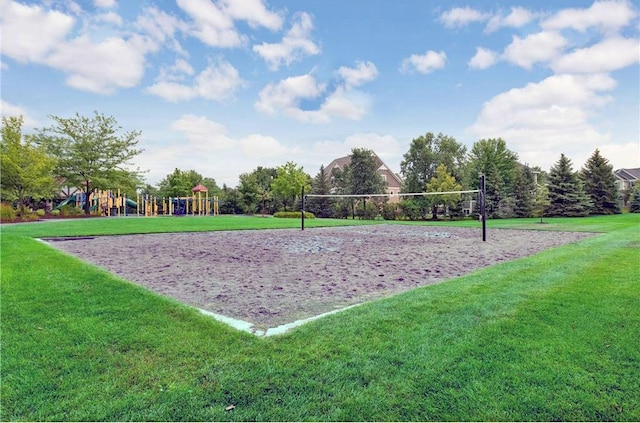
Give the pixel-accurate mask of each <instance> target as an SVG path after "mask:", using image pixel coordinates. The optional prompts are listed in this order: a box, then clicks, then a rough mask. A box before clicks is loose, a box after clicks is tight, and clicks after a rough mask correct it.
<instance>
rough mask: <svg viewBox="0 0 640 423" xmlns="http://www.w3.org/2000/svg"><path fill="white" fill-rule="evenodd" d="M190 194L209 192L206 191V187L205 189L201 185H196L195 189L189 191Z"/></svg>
mask: <svg viewBox="0 0 640 423" xmlns="http://www.w3.org/2000/svg"><path fill="white" fill-rule="evenodd" d="M191 191H192V192H209V190H208V189H207V187H205V186H204V185H202V184H198V185H196V186H195V187H193V188H192V189H191Z"/></svg>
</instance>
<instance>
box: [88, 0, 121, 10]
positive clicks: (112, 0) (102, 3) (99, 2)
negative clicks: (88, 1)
mask: <svg viewBox="0 0 640 423" xmlns="http://www.w3.org/2000/svg"><path fill="white" fill-rule="evenodd" d="M93 4H94V5H95V6H96V7H99V8H103V9H110V8H112V7H115V5H116V0H93Z"/></svg>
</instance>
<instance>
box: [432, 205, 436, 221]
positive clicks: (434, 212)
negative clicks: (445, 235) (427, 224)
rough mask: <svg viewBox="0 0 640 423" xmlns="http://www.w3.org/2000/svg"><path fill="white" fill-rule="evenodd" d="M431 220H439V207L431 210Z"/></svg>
mask: <svg viewBox="0 0 640 423" xmlns="http://www.w3.org/2000/svg"><path fill="white" fill-rule="evenodd" d="M431 219H432V220H438V206H433V208H432V209H431Z"/></svg>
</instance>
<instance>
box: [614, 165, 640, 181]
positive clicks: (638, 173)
mask: <svg viewBox="0 0 640 423" xmlns="http://www.w3.org/2000/svg"><path fill="white" fill-rule="evenodd" d="M613 173H614V175H616V177H617V178H618V179H622V180H624V181H631V182H635V181H637V180H638V179H640V167H636V168H633V169H617V170H615V171H614V172H613Z"/></svg>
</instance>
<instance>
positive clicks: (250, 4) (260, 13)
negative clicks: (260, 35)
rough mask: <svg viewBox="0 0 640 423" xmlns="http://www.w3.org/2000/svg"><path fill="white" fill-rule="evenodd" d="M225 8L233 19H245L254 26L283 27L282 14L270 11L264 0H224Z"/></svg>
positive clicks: (273, 28)
mask: <svg viewBox="0 0 640 423" xmlns="http://www.w3.org/2000/svg"><path fill="white" fill-rule="evenodd" d="M223 9H224V11H225V12H226V13H228V14H229V16H231V17H232V18H233V19H237V20H244V21H247V23H248V24H249V25H250V26H251V27H253V28H256V27H259V26H261V27H264V28H268V29H271V30H274V31H275V30H278V29H280V28H281V27H282V21H283V19H282V16H281V15H280V14H278V13H274V12H270V11H269V10H267V8H266V7H265V4H264V2H263V0H242V1H237V0H224V6H223Z"/></svg>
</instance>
